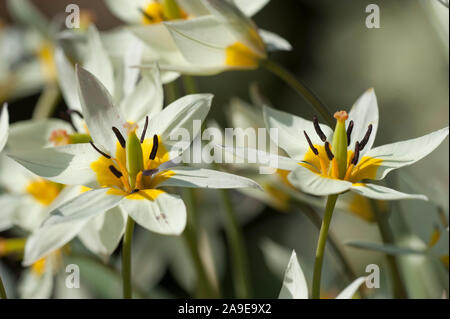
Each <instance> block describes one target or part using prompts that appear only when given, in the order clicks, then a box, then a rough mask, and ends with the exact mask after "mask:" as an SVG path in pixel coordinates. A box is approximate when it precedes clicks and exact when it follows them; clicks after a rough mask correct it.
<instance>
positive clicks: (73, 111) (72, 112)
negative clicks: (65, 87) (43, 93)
mask: <svg viewBox="0 0 450 319" xmlns="http://www.w3.org/2000/svg"><path fill="white" fill-rule="evenodd" d="M66 112H67V114H68V115H72V114H76V115H78V116H79V117H80V118H82V119H84V116H83V114H81V112H80V111H77V110H71V109H68V110H67V111H66Z"/></svg>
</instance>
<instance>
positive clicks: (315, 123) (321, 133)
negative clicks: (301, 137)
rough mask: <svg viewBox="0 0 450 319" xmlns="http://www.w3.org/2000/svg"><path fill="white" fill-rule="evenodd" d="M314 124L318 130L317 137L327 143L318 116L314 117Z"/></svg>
mask: <svg viewBox="0 0 450 319" xmlns="http://www.w3.org/2000/svg"><path fill="white" fill-rule="evenodd" d="M313 123H314V129H315V130H316V133H317V135H319V137H320V139H321V140H322V142H325V141H326V140H327V137H326V135H325V134H324V133H323V131H322V129H321V128H320V125H319V120H318V119H317V116H315V115H314V117H313Z"/></svg>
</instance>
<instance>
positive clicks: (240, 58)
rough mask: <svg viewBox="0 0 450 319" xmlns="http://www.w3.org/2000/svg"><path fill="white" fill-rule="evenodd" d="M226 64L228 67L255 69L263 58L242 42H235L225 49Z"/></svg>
mask: <svg viewBox="0 0 450 319" xmlns="http://www.w3.org/2000/svg"><path fill="white" fill-rule="evenodd" d="M225 55H226V58H225V63H226V64H227V65H228V66H232V67H239V68H249V69H254V68H257V67H258V65H259V60H261V57H260V56H259V55H258V54H256V53H255V52H253V51H252V50H251V49H250V48H249V47H247V46H246V45H245V44H243V43H242V42H235V43H233V44H232V45H230V46H228V47H227V48H226V49H225Z"/></svg>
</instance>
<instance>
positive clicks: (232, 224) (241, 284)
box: [220, 189, 251, 298]
mask: <svg viewBox="0 0 450 319" xmlns="http://www.w3.org/2000/svg"><path fill="white" fill-rule="evenodd" d="M220 195H221V198H222V204H223V207H224V211H225V232H226V235H227V239H228V244H229V246H230V253H231V258H232V261H233V262H232V264H233V277H234V289H235V292H236V297H237V298H250V294H251V293H250V276H249V271H248V261H247V254H246V252H245V248H244V241H243V236H242V233H241V229H240V227H239V224H238V222H237V220H236V214H235V212H234V209H233V203H232V202H231V198H230V193H229V191H228V190H226V189H221V190H220Z"/></svg>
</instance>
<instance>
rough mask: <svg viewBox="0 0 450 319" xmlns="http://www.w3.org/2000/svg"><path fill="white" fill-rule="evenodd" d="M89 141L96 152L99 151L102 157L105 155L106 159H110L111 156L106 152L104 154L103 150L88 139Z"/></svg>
mask: <svg viewBox="0 0 450 319" xmlns="http://www.w3.org/2000/svg"><path fill="white" fill-rule="evenodd" d="M89 143H90V144H91V145H92V147H93V148H94V150H96V151H97V152H99V153H100V154H102V155H103V156H104V157H106V158H107V159H110V158H111V156H109V155H108V154H106V153H105V152H102V151H101V150H100V149H99V148H98V147H97V146H95V144H94V143H92V141H89Z"/></svg>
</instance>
